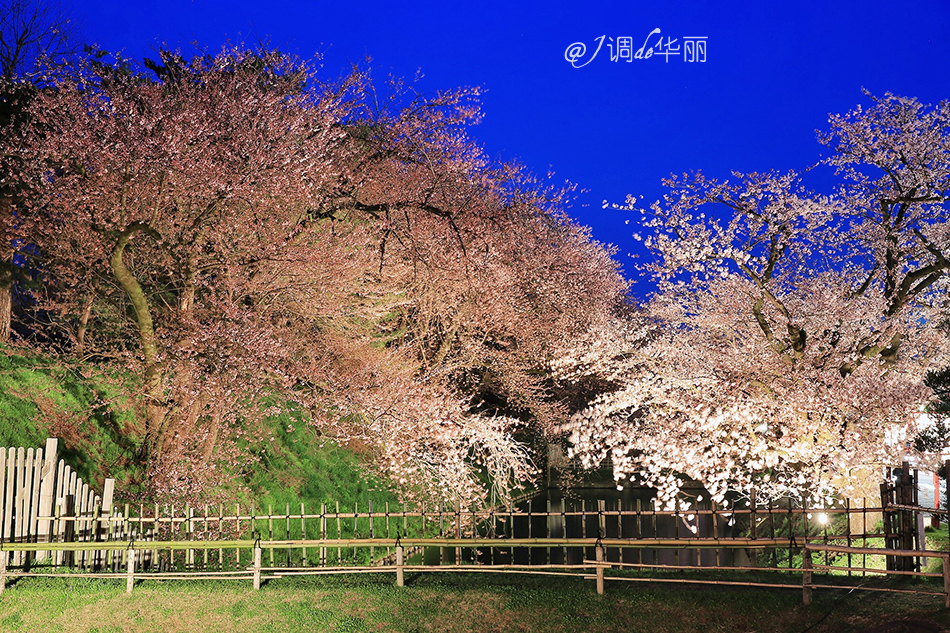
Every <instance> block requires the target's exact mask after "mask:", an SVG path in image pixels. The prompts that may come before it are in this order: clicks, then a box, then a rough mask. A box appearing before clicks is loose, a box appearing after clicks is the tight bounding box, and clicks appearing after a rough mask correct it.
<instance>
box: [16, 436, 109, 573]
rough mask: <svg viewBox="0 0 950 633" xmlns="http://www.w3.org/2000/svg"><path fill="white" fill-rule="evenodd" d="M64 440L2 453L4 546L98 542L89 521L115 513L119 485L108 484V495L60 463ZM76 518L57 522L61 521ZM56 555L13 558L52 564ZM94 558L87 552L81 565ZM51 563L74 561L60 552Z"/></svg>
mask: <svg viewBox="0 0 950 633" xmlns="http://www.w3.org/2000/svg"><path fill="white" fill-rule="evenodd" d="M58 446H59V440H58V439H56V438H49V439H48V440H46V446H45V448H36V449H34V448H32V447H30V448H24V447H17V448H6V449H0V509H2V510H0V545H2V544H4V543H50V542H90V541H95V540H98V535H97V534H95V533H94V530H93V527H94V526H93V523H92V522H91V521H84V520H83V519H88V518H92V517H93V516H94V515H100V514H106V515H108V514H111V513H112V497H113V493H114V491H115V480H113V479H106V480H105V485H104V490H103V494H102V496H100V495H98V494H97V493H96V492H95V490H94V489H93V488H92V487H90V486H89V484H88V483H87V482H84V481H83V480H82V479H81V478H80V477H78V476H77V474H76V472H75V471H74V470H73V469H72V468H71V467H70V466H69V465H68V464H66V462H65V461H63V460H62V459H58V455H57V450H58ZM54 515H55V516H60V515H62V516H71V517H75V520H73V521H54V520H53V519H54V518H55V516H54ZM49 553H50V550H38V551H35V552H27V551H24V550H17V551H15V552H14V554H13V560H12V563H13V564H14V565H26V564H31V563H35V562H42V561H44V560H47V557H48V556H49ZM88 556H90V554H87V553H85V552H83V553H82V554H80V560H81V561H83V562H84V561H85V560H86V558H87V557H88ZM51 562H53V563H54V564H56V565H62V564H64V563H65V562H72V561H71V560H68V559H67V558H64V554H63V552H62V551H57V552H56V554H55V556H54V557H53V558H52V560H51Z"/></svg>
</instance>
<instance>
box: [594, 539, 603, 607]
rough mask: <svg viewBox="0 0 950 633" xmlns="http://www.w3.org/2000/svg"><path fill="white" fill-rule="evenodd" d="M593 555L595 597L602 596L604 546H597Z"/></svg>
mask: <svg viewBox="0 0 950 633" xmlns="http://www.w3.org/2000/svg"><path fill="white" fill-rule="evenodd" d="M594 555H595V557H596V558H597V563H598V564H597V572H596V574H597V595H598V596H602V595H604V566H603V562H604V546H603V545H598V546H597V547H595V548H594Z"/></svg>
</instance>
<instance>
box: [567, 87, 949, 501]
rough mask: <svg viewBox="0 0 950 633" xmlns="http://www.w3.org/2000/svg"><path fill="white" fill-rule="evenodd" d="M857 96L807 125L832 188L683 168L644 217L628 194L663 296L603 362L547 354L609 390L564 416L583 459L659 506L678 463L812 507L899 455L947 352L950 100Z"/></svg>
mask: <svg viewBox="0 0 950 633" xmlns="http://www.w3.org/2000/svg"><path fill="white" fill-rule="evenodd" d="M871 99H872V106H871V107H870V108H867V109H864V108H862V107H860V106H858V107H857V108H856V109H855V110H853V111H851V112H849V113H847V114H845V115H832V116H831V117H830V131H829V132H827V133H824V134H820V135H819V140H820V141H821V142H822V143H823V144H824V145H826V146H827V147H828V148H830V150H831V153H830V154H829V155H828V156H827V157H826V158H825V159H824V160H823V161H822V163H823V165H824V166H826V167H830V168H832V170H833V171H834V174H835V175H836V176H837V179H838V182H837V186H836V189H835V191H834V192H833V193H831V194H829V195H821V194H817V193H814V192H811V191H808V190H806V189H805V187H804V184H803V182H802V177H801V175H800V174H798V173H795V172H791V173H788V174H776V173H768V174H756V173H753V174H746V175H743V174H738V173H736V174H735V181H732V182H730V181H722V182H720V181H718V180H715V179H712V178H708V177H706V176H704V175H702V174H699V173H697V174H693V175H691V176H684V177H682V178H678V177H672V178H670V179H669V180H668V181H667V184H668V185H669V187H670V192H669V193H668V194H667V195H665V196H664V198H663V200H661V201H657V202H656V203H654V204H653V205H652V206H651V207H650V210H649V212H648V211H647V210H645V209H639V206H638V202H637V200H636V199H635V198H631V199H630V200H629V201H628V203H629V204H628V208H631V209H639V210H640V211H641V213H643V217H644V219H643V222H642V227H643V231H644V233H645V235H644V236H643V241H644V244H645V245H646V246H647V248H648V249H650V251H651V253H652V254H653V257H654V258H653V260H652V261H651V262H649V263H647V264H646V265H645V266H644V267H645V269H646V270H647V271H649V272H650V273H652V274H653V276H654V279H655V280H656V281H657V283H658V286H659V290H658V292H657V293H656V295H655V296H654V297H653V298H652V300H651V301H650V303H649V305H648V306H646V308H645V309H644V311H643V312H642V313H641V314H638V315H635V316H634V318H633V319H631V320H629V321H627V322H624V323H622V324H618V325H615V326H614V328H613V329H612V330H610V331H609V332H607V340H606V342H603V343H600V347H601V349H602V350H603V352H602V353H601V354H600V358H598V359H593V360H592V359H591V358H590V351H589V350H588V349H587V348H586V347H581V348H580V349H576V350H571V351H568V352H566V353H565V355H564V357H563V358H562V359H561V360H559V361H558V369H559V371H560V372H561V373H562V375H563V376H564V377H565V379H566V380H568V381H574V380H577V379H578V378H579V377H583V376H586V375H589V373H590V371H592V370H593V371H596V372H599V373H600V374H602V375H604V376H606V377H607V378H608V379H610V380H612V381H614V384H615V387H614V388H613V389H611V390H609V391H608V392H607V393H605V394H604V395H603V396H601V397H600V398H599V399H598V400H596V401H594V402H593V403H592V404H591V405H590V406H589V407H587V408H584V409H583V410H581V411H579V412H578V413H577V414H576V415H575V416H574V417H573V418H572V422H571V424H570V425H569V429H570V431H571V439H572V441H573V442H574V444H575V447H574V448H575V451H576V452H577V453H578V454H579V455H580V456H581V457H582V458H583V459H584V460H585V461H587V462H588V463H596V462H599V461H600V460H602V459H603V458H604V457H607V456H608V455H609V456H610V457H611V458H612V460H613V464H614V471H615V477H616V478H617V479H618V481H620V480H622V479H623V478H625V477H627V476H629V475H632V474H634V473H636V472H637V471H638V470H640V469H643V470H644V471H645V472H644V478H645V479H646V480H647V482H649V483H650V484H652V485H655V486H657V487H658V488H659V489H660V494H661V496H662V497H663V498H664V499H666V500H668V501H670V500H672V498H673V496H674V495H675V494H676V491H677V490H678V488H679V479H678V477H679V476H680V475H686V476H688V477H691V478H693V479H695V480H698V481H700V482H702V483H703V484H704V485H705V486H706V487H707V488H708V489H709V492H710V493H711V494H712V496H713V497H714V498H715V499H717V500H722V499H723V498H724V496H725V494H726V492H727V491H728V490H730V489H732V490H737V491H743V492H747V491H749V490H750V489H752V488H755V489H756V490H757V491H758V493H759V494H760V496H759V498H760V499H762V498H767V497H779V496H783V495H792V496H795V497H799V498H805V500H806V502H807V503H809V505H812V506H815V505H818V504H820V503H830V501H831V496H832V495H833V494H835V493H836V492H839V491H840V492H844V493H846V494H847V493H848V492H852V491H853V489H854V486H855V485H856V483H857V482H858V481H860V480H861V479H863V478H867V477H869V476H871V477H876V476H879V475H877V473H879V472H880V465H881V464H884V463H888V462H891V461H893V460H897V459H899V457H900V456H901V454H902V452H903V451H904V449H905V442H906V441H907V440H908V438H910V437H913V433H914V426H915V424H916V417H917V416H916V415H915V413H916V411H918V410H919V407H920V405H921V404H922V403H924V402H926V401H927V400H928V398H929V397H930V390H929V389H928V388H927V387H926V386H925V385H924V384H923V383H922V379H923V377H924V374H925V373H926V371H927V370H928V368H930V367H933V366H935V365H939V364H943V363H945V360H946V350H947V337H946V330H945V329H944V328H942V327H941V325H940V324H941V323H942V321H943V310H944V306H943V301H944V297H945V291H946V288H947V283H948V277H947V273H948V272H950V221H948V218H950V214H948V207H947V201H948V197H947V196H948V190H950V102H943V103H940V104H938V105H936V106H926V105H923V104H920V103H918V102H917V101H916V100H915V99H911V98H905V97H897V96H894V95H890V94H888V95H885V96H884V97H882V98H876V97H871Z"/></svg>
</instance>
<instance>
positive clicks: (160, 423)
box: [109, 222, 166, 457]
mask: <svg viewBox="0 0 950 633" xmlns="http://www.w3.org/2000/svg"><path fill="white" fill-rule="evenodd" d="M138 232H143V233H146V234H148V235H151V236H152V237H155V238H156V239H157V238H158V235H157V233H156V232H155V231H154V229H151V228H149V227H148V226H147V225H145V224H142V223H140V222H134V223H132V224H130V225H129V226H128V227H127V228H126V229H125V230H124V231H122V233H121V234H120V235H119V239H118V240H117V241H116V244H115V247H114V248H113V250H112V256H111V257H110V258H109V264H110V266H111V267H112V272H113V274H115V278H116V280H117V281H118V282H119V285H120V286H121V287H122V289H123V290H124V291H125V293H126V295H127V296H128V297H129V301H131V302H132V307H133V309H134V310H135V322H136V326H137V329H138V333H139V340H140V342H141V344H142V353H143V355H144V357H145V435H146V437H145V443H146V449H147V450H149V451H150V452H151V454H152V455H153V456H155V457H158V456H160V455H161V454H162V448H163V445H164V441H165V418H166V407H165V401H164V397H163V392H162V372H161V364H160V361H159V353H158V343H157V342H156V339H155V326H154V324H153V323H152V313H151V311H150V309H149V306H148V299H147V298H146V296H145V291H144V290H143V289H142V286H141V285H140V284H139V282H138V280H137V279H136V278H135V275H133V274H132V271H130V270H129V268H128V267H127V266H126V265H125V262H124V261H123V260H122V255H123V253H124V252H125V247H126V246H127V245H128V243H129V240H130V239H131V237H132V236H133V235H135V234H136V233H138Z"/></svg>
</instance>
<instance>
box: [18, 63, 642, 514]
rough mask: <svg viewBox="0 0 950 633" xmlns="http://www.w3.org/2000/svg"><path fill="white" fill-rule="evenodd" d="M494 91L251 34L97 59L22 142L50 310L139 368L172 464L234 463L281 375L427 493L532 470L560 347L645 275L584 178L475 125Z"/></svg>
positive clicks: (160, 442)
mask: <svg viewBox="0 0 950 633" xmlns="http://www.w3.org/2000/svg"><path fill="white" fill-rule="evenodd" d="M394 94H396V95H397V96H399V95H403V96H405V94H406V93H405V91H403V92H400V88H399V86H397V87H396V90H395V91H394ZM476 97H477V91H472V90H464V89H463V90H457V91H450V92H445V93H441V94H438V95H436V96H434V97H431V98H425V97H413V98H409V99H402V100H401V101H400V100H399V99H397V100H396V101H395V102H393V103H389V104H385V103H384V104H383V105H382V106H381V105H380V103H381V101H380V100H379V99H376V98H374V92H373V87H372V84H371V83H370V82H369V81H368V78H367V76H366V75H365V74H364V73H361V72H359V71H355V72H354V73H353V74H352V75H350V76H349V77H347V78H345V79H343V80H341V81H340V82H337V83H333V84H320V83H318V82H317V80H316V77H315V76H314V74H313V72H312V70H311V68H310V67H309V66H308V64H306V63H304V62H301V61H299V60H295V59H292V58H289V57H286V56H283V55H279V54H277V53H273V52H268V51H258V52H249V51H245V50H241V49H233V50H225V51H223V52H222V53H220V54H218V55H215V56H210V55H203V56H197V57H195V58H193V59H185V58H184V57H183V56H182V55H180V54H177V53H170V52H163V53H162V54H161V56H160V59H159V61H158V62H156V63H149V64H147V69H143V68H139V67H137V66H135V65H132V64H129V63H128V62H125V61H123V60H121V59H118V60H115V61H114V62H111V63H107V62H106V58H105V57H104V56H98V57H95V58H93V59H91V60H88V61H87V64H86V65H85V66H84V67H82V68H81V72H79V73H74V74H73V76H72V77H71V78H67V79H65V80H63V81H61V82H60V83H58V84H57V85H56V86H55V88H54V89H51V90H45V91H42V92H41V93H39V94H38V96H37V98H36V99H35V100H34V103H33V104H32V105H31V109H30V113H31V120H30V121H31V122H30V126H29V128H28V129H26V130H22V131H20V132H19V133H18V134H17V135H14V136H12V137H11V138H12V139H13V141H11V143H10V150H11V151H10V153H11V154H15V155H16V156H17V159H18V160H19V161H22V162H23V164H24V165H26V167H25V168H23V169H22V170H21V171H20V178H21V180H22V182H23V184H24V186H30V187H31V188H32V189H33V190H34V191H37V192H40V194H41V195H39V196H37V199H36V201H35V202H34V208H33V212H32V213H31V214H29V219H30V222H29V223H27V224H25V225H24V227H23V231H24V235H25V236H27V239H28V241H29V242H30V243H31V244H32V245H33V247H34V249H33V251H32V252H33V253H34V254H35V257H36V260H37V267H38V268H40V269H42V270H43V271H44V274H45V275H46V279H45V283H43V284H42V286H41V287H40V289H39V290H38V292H37V294H36V297H35V299H36V302H37V308H38V310H39V309H41V310H43V311H44V312H43V313H44V314H48V315H53V314H58V315H59V316H58V317H57V318H55V319H53V323H52V326H53V327H58V328H60V329H59V332H58V333H56V332H53V333H49V334H47V336H48V337H49V338H50V340H62V339H68V340H69V342H70V344H69V345H67V347H68V348H69V350H70V351H71V352H72V353H75V354H82V355H84V356H86V357H87V358H91V359H95V360H97V361H98V362H106V360H107V359H118V360H119V361H120V362H121V361H123V360H124V361H126V362H127V363H128V364H129V366H130V367H134V368H135V369H136V370H137V371H138V373H139V375H140V376H141V378H142V393H141V394H140V395H141V402H142V407H143V410H144V420H145V425H144V436H145V441H144V444H143V445H144V447H145V449H146V452H147V456H148V457H149V459H150V460H152V464H153V468H152V471H151V474H150V481H151V482H153V483H154V484H155V485H156V486H159V487H161V488H163V489H164V491H165V492H169V491H179V492H178V493H176V494H179V493H180V494H184V495H194V494H197V493H196V492H195V491H198V490H200V489H202V486H203V484H201V481H205V483H206V484H207V485H213V484H214V483H215V482H216V481H217V479H215V477H218V476H222V475H220V473H221V472H222V471H221V470H215V468H212V466H213V465H214V464H213V462H214V459H215V457H220V456H225V458H226V459H229V460H233V459H234V455H235V453H234V450H233V447H234V446H235V445H234V444H233V439H234V438H235V437H237V436H242V435H245V436H246V435H249V434H250V435H253V434H254V433H256V432H257V431H256V430H255V428H256V427H255V425H254V422H253V420H254V418H255V416H256V417H258V418H259V417H261V416H264V415H266V414H267V411H266V410H261V407H259V406H258V403H260V402H262V401H264V400H266V398H264V396H265V395H267V394H272V393H279V394H281V397H282V398H284V399H289V400H292V401H293V402H294V403H296V404H299V405H303V408H304V409H306V410H308V411H311V412H312V420H311V423H312V424H314V425H315V426H316V427H317V430H319V431H320V432H321V433H325V434H326V435H327V436H328V437H330V438H333V439H335V440H336V441H339V442H348V441H356V442H360V443H361V444H362V445H364V446H370V447H371V450H372V451H373V452H374V454H375V456H376V457H377V464H378V465H379V467H380V468H381V469H382V470H384V471H386V472H387V473H389V474H390V475H392V476H393V477H394V478H395V479H396V480H397V481H400V482H403V483H404V484H405V485H406V486H407V489H408V490H411V491H415V492H417V493H418V494H426V495H435V496H437V497H444V498H446V499H451V500H457V499H459V498H461V499H462V500H463V501H465V502H469V501H473V500H475V499H477V498H478V496H479V494H480V492H484V491H482V490H481V489H480V488H479V487H478V485H477V484H476V478H475V473H476V471H477V470H479V469H482V470H484V471H485V472H487V473H489V475H490V480H491V481H492V482H493V484H494V485H496V486H497V487H498V488H499V491H500V492H501V493H502V494H504V493H506V491H508V490H510V489H511V488H512V487H513V486H515V485H516V483H519V482H522V481H524V480H525V479H526V478H528V477H529V476H530V474H531V472H532V469H533V467H532V464H531V459H530V455H529V454H528V452H527V451H526V447H525V446H524V445H523V444H522V443H520V442H519V441H518V440H517V439H516V435H517V433H518V432H519V429H520V428H522V427H523V426H524V424H525V422H527V421H530V422H532V423H538V424H543V425H548V426H550V425H551V424H552V423H553V420H554V419H555V412H556V411H558V410H559V407H558V404H557V402H556V399H555V398H553V397H552V396H551V394H549V393H548V392H547V391H546V385H545V382H544V380H545V378H544V375H543V372H541V371H539V370H540V369H542V366H543V359H544V357H545V356H546V355H548V354H550V353H551V350H552V349H553V347H554V344H555V343H557V342H560V341H561V340H563V338H564V337H565V335H566V334H567V333H569V332H572V331H576V330H578V329H583V328H584V327H586V325H587V324H589V323H590V322H592V321H593V320H594V319H595V316H594V315H595V314H596V313H597V312H598V311H603V310H606V309H607V308H608V307H609V306H610V305H612V303H613V302H615V301H616V300H617V296H618V294H619V293H621V292H622V291H623V289H624V288H625V284H624V282H623V280H622V279H621V278H620V276H619V274H618V273H617V266H616V264H615V263H614V262H613V261H612V260H611V257H610V251H609V249H605V248H604V247H602V246H600V245H599V244H597V243H595V242H593V241H592V240H591V239H590V236H589V233H588V232H587V231H586V230H584V229H582V228H580V227H577V226H576V225H574V224H573V223H572V222H571V221H570V220H569V219H568V218H567V217H566V216H564V215H563V213H562V211H561V210H560V209H561V204H562V202H563V195H566V193H568V192H569V188H567V189H565V188H554V189H552V188H546V187H544V186H542V185H541V184H539V183H537V182H536V181H534V180H533V179H532V178H530V177H529V176H527V175H526V174H525V173H524V170H523V169H521V168H519V167H517V166H514V165H497V164H493V163H492V162H491V161H489V160H487V159H486V158H485V157H484V155H483V153H482V151H481V150H480V149H479V148H478V147H477V145H476V144H474V143H473V142H472V140H471V139H470V137H469V136H468V135H467V134H466V133H465V127H466V126H467V125H469V124H471V123H472V122H475V121H477V120H478V117H479V114H478V108H477V104H476V103H475V101H474V99H475V98H476ZM401 98H402V97H400V99H401ZM490 397H491V398H494V400H493V402H492V403H490V404H486V403H485V401H486V400H487V399H489V398H490ZM264 408H265V409H266V407H264ZM228 438H231V440H228ZM228 441H232V443H230V444H228ZM202 478H204V480H202ZM204 487H207V486H204Z"/></svg>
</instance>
